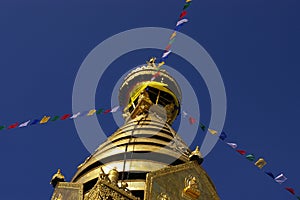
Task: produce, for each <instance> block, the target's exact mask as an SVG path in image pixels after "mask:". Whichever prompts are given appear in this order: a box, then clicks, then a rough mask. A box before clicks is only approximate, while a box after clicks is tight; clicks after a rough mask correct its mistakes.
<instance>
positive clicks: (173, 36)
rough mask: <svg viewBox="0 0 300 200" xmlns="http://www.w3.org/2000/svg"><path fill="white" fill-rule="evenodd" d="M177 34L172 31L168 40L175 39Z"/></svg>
mask: <svg viewBox="0 0 300 200" xmlns="http://www.w3.org/2000/svg"><path fill="white" fill-rule="evenodd" d="M176 34H177V32H176V31H174V33H173V34H172V35H171V37H170V40H173V39H174V38H175V37H176Z"/></svg>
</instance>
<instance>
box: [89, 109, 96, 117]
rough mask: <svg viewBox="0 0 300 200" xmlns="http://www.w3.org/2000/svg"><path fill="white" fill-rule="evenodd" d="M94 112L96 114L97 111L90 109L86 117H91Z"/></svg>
mask: <svg viewBox="0 0 300 200" xmlns="http://www.w3.org/2000/svg"><path fill="white" fill-rule="evenodd" d="M95 112H97V111H96V110H95V109H92V110H90V111H89V113H88V114H87V116H92V115H93V114H95Z"/></svg>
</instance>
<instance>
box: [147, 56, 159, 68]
mask: <svg viewBox="0 0 300 200" xmlns="http://www.w3.org/2000/svg"><path fill="white" fill-rule="evenodd" d="M155 61H156V58H155V57H152V58H151V59H150V60H149V61H146V63H147V65H148V66H152V67H154V68H157V66H156V65H155Z"/></svg>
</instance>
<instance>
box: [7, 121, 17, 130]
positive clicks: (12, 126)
mask: <svg viewBox="0 0 300 200" xmlns="http://www.w3.org/2000/svg"><path fill="white" fill-rule="evenodd" d="M18 125H19V123H18V122H16V123H14V124H12V125H10V126H9V127H8V128H7V129H13V128H16V127H17V126H18Z"/></svg>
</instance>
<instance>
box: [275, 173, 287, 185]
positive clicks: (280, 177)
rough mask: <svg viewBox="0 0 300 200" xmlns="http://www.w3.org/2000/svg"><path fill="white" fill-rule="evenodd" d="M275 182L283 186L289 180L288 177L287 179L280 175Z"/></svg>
mask: <svg viewBox="0 0 300 200" xmlns="http://www.w3.org/2000/svg"><path fill="white" fill-rule="evenodd" d="M274 180H275V181H276V182H277V183H279V184H282V183H284V182H285V181H286V180H287V177H285V176H284V175H283V174H279V175H278V176H277V177H276V178H275V179H274Z"/></svg>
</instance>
